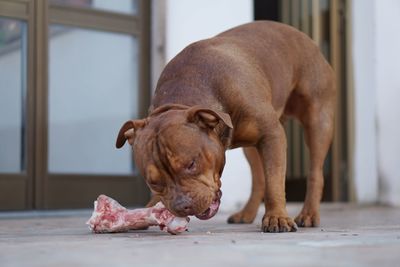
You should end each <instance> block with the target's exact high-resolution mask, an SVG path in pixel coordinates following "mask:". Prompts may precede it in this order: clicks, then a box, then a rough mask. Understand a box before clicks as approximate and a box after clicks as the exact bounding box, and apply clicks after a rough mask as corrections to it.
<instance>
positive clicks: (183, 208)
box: [172, 196, 193, 216]
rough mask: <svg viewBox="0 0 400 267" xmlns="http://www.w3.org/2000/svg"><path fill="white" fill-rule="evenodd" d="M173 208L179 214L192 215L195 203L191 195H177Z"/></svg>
mask: <svg viewBox="0 0 400 267" xmlns="http://www.w3.org/2000/svg"><path fill="white" fill-rule="evenodd" d="M172 208H173V209H174V211H175V212H176V213H178V214H179V215H184V216H187V215H190V214H193V205H192V201H191V199H190V198H189V197H186V196H184V197H177V198H176V199H175V201H174V203H173V206H172Z"/></svg>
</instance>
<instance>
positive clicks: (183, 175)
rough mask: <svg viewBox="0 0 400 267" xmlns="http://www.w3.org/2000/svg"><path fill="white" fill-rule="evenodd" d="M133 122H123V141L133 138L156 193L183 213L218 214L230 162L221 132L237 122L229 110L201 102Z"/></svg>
mask: <svg viewBox="0 0 400 267" xmlns="http://www.w3.org/2000/svg"><path fill="white" fill-rule="evenodd" d="M127 124H128V126H126V124H125V125H124V126H123V127H122V128H121V131H120V134H119V136H118V139H117V147H121V146H122V145H123V144H124V142H125V140H126V139H127V138H128V139H131V140H129V141H130V142H132V145H133V151H134V157H135V161H136V164H137V166H138V168H139V170H140V172H141V173H142V175H143V176H144V177H145V178H146V182H147V184H148V185H149V187H150V189H151V191H152V193H153V194H155V195H158V196H159V197H160V198H161V200H162V202H163V203H164V205H165V206H166V207H167V208H168V209H169V210H170V211H171V212H173V213H174V214H175V215H177V216H182V217H183V216H188V215H195V216H196V217H198V218H199V219H209V218H211V217H212V216H214V215H215V214H216V212H217V211H218V207H219V203H220V198H221V191H220V187H221V182H220V177H221V173H222V170H223V167H224V164H225V145H226V144H224V142H223V141H221V133H223V132H224V131H225V135H226V132H230V131H229V130H230V129H231V128H232V123H231V121H230V118H229V116H228V115H227V114H221V113H217V112H215V111H212V110H208V109H201V108H198V107H195V108H191V109H187V110H174V109H171V110H167V111H165V112H162V113H160V114H156V115H154V116H150V117H148V118H146V119H144V120H138V121H131V122H130V123H129V122H127ZM129 125H130V126H129ZM226 129H228V131H226Z"/></svg>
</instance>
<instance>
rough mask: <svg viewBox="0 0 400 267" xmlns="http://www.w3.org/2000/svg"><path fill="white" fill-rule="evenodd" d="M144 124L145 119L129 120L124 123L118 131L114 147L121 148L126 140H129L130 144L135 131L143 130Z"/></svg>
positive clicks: (145, 122)
mask: <svg viewBox="0 0 400 267" xmlns="http://www.w3.org/2000/svg"><path fill="white" fill-rule="evenodd" d="M146 124H147V120H146V119H142V120H130V121H127V122H125V123H124V125H122V127H121V129H120V130H119V133H118V137H117V142H116V143H115V146H116V147H117V148H121V147H122V146H123V145H124V144H125V142H126V140H131V142H130V144H132V143H133V140H134V138H135V134H136V131H137V130H138V129H140V128H143V127H144V126H145V125H146Z"/></svg>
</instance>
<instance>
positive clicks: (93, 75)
mask: <svg viewBox="0 0 400 267" xmlns="http://www.w3.org/2000/svg"><path fill="white" fill-rule="evenodd" d="M50 32H51V36H50V42H49V146H48V152H49V159H48V166H49V171H50V172H52V173H89V174H94V173H96V174H105V173H108V174H128V173H132V171H133V161H132V158H131V153H130V147H129V146H125V148H124V149H123V150H117V149H116V148H115V140H116V136H117V133H118V131H119V129H120V127H121V125H122V123H123V122H125V121H126V120H128V119H131V118H136V117H137V116H138V110H137V102H136V101H137V96H138V77H137V73H138V69H137V62H138V59H137V57H138V47H137V40H136V39H135V38H133V37H132V36H130V35H124V34H116V33H109V32H101V31H94V30H86V29H80V28H73V27H64V26H57V25H53V26H51V29H50Z"/></svg>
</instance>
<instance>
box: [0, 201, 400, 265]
mask: <svg viewBox="0 0 400 267" xmlns="http://www.w3.org/2000/svg"><path fill="white" fill-rule="evenodd" d="M300 207H301V206H300V205H298V204H291V205H289V213H290V214H291V215H293V216H294V215H295V214H296V213H297V212H298V211H299V209H300ZM90 213H91V211H89V210H85V211H61V212H60V211H57V212H23V213H18V212H13V213H10V212H8V213H4V212H3V213H0V266H2V267H5V266H41V267H42V266H107V267H109V266H140V267H145V266H174V267H178V266H185V267H187V266H207V267H208V266H246V267H247V266H251V267H253V266H296V267H298V266H307V267H311V266H335V267H337V266H351V267H357V266H379V267H383V266H400V209H394V208H388V207H377V206H373V207H364V206H354V205H349V204H346V205H344V204H324V205H323V207H322V220H321V223H322V227H321V228H313V229H300V230H299V231H298V232H296V233H281V234H264V233H261V232H260V230H259V229H260V220H261V216H262V209H261V208H260V213H259V217H258V218H257V221H256V222H255V223H254V224H252V225H228V224H226V223H225V220H226V218H227V216H228V214H224V213H219V214H218V215H217V216H216V217H214V218H213V219H211V220H209V221H199V220H195V219H193V220H192V221H191V222H190V226H189V228H190V232H186V233H183V234H181V235H178V236H171V235H169V234H166V233H164V232H161V231H160V230H159V229H158V228H156V227H153V228H151V229H150V230H147V231H135V232H129V233H120V234H92V233H90V232H89V230H88V228H87V227H86V225H85V221H86V219H87V218H88V217H89V216H90Z"/></svg>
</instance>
